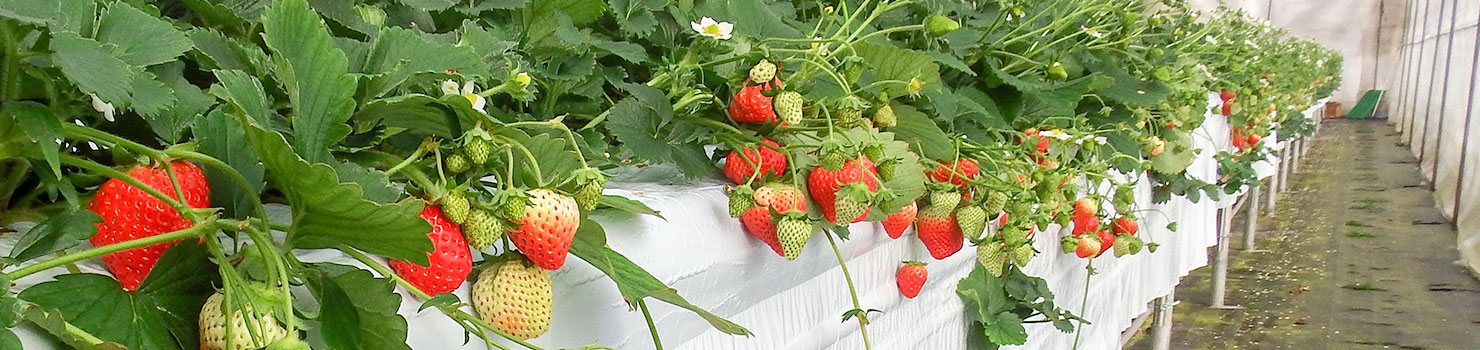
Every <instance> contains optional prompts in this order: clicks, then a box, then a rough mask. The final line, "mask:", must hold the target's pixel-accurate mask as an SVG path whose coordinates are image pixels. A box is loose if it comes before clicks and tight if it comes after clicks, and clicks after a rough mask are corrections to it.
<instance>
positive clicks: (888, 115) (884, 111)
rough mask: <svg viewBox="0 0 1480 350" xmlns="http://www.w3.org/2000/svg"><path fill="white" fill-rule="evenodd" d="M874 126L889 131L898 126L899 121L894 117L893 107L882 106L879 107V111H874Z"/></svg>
mask: <svg viewBox="0 0 1480 350" xmlns="http://www.w3.org/2000/svg"><path fill="white" fill-rule="evenodd" d="M874 125H875V126H878V127H879V128H883V129H889V128H893V127H895V126H897V125H899V119H898V117H896V116H895V115H894V107H890V106H889V105H888V104H884V105H881V106H879V109H877V110H874Z"/></svg>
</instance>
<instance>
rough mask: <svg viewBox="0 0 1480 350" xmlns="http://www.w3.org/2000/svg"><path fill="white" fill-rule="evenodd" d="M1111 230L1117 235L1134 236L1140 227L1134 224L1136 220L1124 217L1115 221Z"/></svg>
mask: <svg viewBox="0 0 1480 350" xmlns="http://www.w3.org/2000/svg"><path fill="white" fill-rule="evenodd" d="M1113 229H1114V230H1115V233H1117V234H1125V235H1135V234H1136V231H1137V230H1140V229H1141V225H1140V224H1138V223H1136V219H1134V218H1131V217H1129V216H1124V217H1121V218H1119V219H1115V225H1114V226H1113Z"/></svg>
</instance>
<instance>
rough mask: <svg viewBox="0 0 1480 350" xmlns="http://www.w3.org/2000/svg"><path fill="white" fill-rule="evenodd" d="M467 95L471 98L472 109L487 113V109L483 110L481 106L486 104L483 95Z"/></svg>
mask: <svg viewBox="0 0 1480 350" xmlns="http://www.w3.org/2000/svg"><path fill="white" fill-rule="evenodd" d="M468 96H469V97H468V98H469V99H472V100H473V109H475V110H477V111H479V112H483V114H488V111H485V110H483V106H484V105H487V104H488V101H487V100H485V99H484V98H483V96H479V95H477V94H470V95H468Z"/></svg>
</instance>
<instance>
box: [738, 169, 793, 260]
mask: <svg viewBox="0 0 1480 350" xmlns="http://www.w3.org/2000/svg"><path fill="white" fill-rule="evenodd" d="M753 198H754V203H755V206H752V207H751V208H750V209H747V210H745V213H744V214H740V224H741V225H743V226H744V227H745V232H748V233H750V235H751V236H755V238H756V239H759V240H761V242H765V243H766V245H768V246H770V247H771V250H773V251H775V252H776V255H780V256H786V253H785V252H784V251H783V250H782V249H781V248H782V247H781V241H780V239H778V238H777V237H776V221H775V220H774V218H773V217H772V216H771V211H772V210H775V211H776V212H777V213H786V212H791V211H807V198H806V197H805V196H803V195H802V191H801V190H798V189H796V188H794V187H791V186H787V185H784V184H780V183H773V184H768V185H765V186H762V187H761V188H760V189H757V190H755V196H754V197H753Z"/></svg>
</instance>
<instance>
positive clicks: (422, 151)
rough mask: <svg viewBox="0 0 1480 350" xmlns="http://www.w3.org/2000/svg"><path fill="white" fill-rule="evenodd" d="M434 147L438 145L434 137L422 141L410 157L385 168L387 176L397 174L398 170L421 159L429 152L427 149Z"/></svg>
mask: <svg viewBox="0 0 1480 350" xmlns="http://www.w3.org/2000/svg"><path fill="white" fill-rule="evenodd" d="M434 147H437V146H436V143H434V141H432V139H427V140H426V141H424V142H422V143H421V147H417V148H416V150H415V151H412V152H411V156H410V157H406V160H403V161H401V162H400V163H397V164H396V165H395V166H392V167H391V168H390V169H386V170H385V176H391V175H392V174H395V173H396V172H397V171H401V168H405V167H406V166H407V165H411V164H412V163H415V162H416V161H417V160H419V159H421V156H424V155H426V154H427V149H429V148H434Z"/></svg>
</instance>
